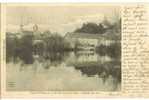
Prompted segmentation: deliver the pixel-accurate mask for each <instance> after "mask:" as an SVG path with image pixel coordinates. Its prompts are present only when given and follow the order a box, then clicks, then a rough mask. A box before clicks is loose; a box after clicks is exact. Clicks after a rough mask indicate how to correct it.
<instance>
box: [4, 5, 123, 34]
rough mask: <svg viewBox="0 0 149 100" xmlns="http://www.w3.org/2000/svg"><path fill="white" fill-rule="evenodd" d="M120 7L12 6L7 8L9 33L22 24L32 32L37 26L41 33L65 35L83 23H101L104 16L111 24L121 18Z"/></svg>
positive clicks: (16, 29)
mask: <svg viewBox="0 0 149 100" xmlns="http://www.w3.org/2000/svg"><path fill="white" fill-rule="evenodd" d="M119 9H120V8H119V7H118V6H103V5H93V4H92V5H91V4H90V5H87V4H86V5H85V4H84V5H79V4H78V5H77V4H74V5H69V4H68V5H48V6H47V5H46V6H45V5H42V6H20V5H19V6H10V5H8V6H7V7H6V23H7V31H11V32H16V31H18V30H19V26H20V24H21V23H22V24H24V28H25V29H26V30H32V27H33V25H34V24H37V25H38V27H39V31H46V30H50V31H51V32H58V33H59V34H62V35H65V34H66V33H67V32H72V31H74V30H75V29H76V28H79V27H81V25H82V24H83V23H86V22H95V23H100V22H101V21H102V20H103V18H104V16H106V17H107V19H108V20H109V21H111V22H114V21H115V20H116V17H117V16H119Z"/></svg>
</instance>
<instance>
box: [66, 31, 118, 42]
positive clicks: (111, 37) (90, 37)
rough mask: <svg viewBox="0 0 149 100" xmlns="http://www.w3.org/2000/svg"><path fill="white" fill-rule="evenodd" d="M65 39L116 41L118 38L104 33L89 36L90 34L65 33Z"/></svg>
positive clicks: (109, 33)
mask: <svg viewBox="0 0 149 100" xmlns="http://www.w3.org/2000/svg"><path fill="white" fill-rule="evenodd" d="M65 37H69V38H86V39H106V40H117V39H119V38H118V37H119V36H116V35H115V34H112V33H111V32H106V33H104V34H90V33H67V34H66V35H65Z"/></svg>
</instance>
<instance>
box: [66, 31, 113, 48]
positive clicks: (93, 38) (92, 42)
mask: <svg viewBox="0 0 149 100" xmlns="http://www.w3.org/2000/svg"><path fill="white" fill-rule="evenodd" d="M65 38H66V40H67V41H69V42H70V44H71V47H75V45H76V44H77V43H78V44H79V48H82V49H87V50H88V49H89V50H90V49H95V47H97V46H98V45H110V44H111V43H112V42H113V40H110V39H108V38H107V37H106V36H105V35H103V34H89V33H67V34H66V35H65Z"/></svg>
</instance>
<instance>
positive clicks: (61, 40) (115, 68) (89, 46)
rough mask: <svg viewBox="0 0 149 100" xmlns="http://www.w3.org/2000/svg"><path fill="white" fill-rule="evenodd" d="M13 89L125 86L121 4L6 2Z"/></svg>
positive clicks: (9, 84)
mask: <svg viewBox="0 0 149 100" xmlns="http://www.w3.org/2000/svg"><path fill="white" fill-rule="evenodd" d="M5 30H6V90H7V91H104V92H106V91H107V92H112V91H121V13H120V6H118V5H112V4H111V5H100V4H99V5H98V4H62V5H55V4H49V5H40V6H39V5H32V6H31V5H30V6H28V5H21V4H20V5H15V6H14V5H13V6H11V5H7V6H6V29H5Z"/></svg>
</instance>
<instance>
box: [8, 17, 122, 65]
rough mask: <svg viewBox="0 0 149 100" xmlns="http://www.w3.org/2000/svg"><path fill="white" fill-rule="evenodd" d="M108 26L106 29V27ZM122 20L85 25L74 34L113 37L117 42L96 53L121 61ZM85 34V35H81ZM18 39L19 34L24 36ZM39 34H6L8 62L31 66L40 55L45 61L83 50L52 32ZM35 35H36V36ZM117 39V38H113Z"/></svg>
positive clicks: (96, 49) (101, 46)
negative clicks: (51, 57) (18, 62)
mask: <svg viewBox="0 0 149 100" xmlns="http://www.w3.org/2000/svg"><path fill="white" fill-rule="evenodd" d="M105 25H106V27H104V26H105ZM120 25H121V20H119V21H118V22H117V23H114V24H110V22H107V21H106V22H105V21H104V22H103V23H99V25H98V24H95V23H85V24H83V25H82V27H81V28H78V29H76V30H75V31H74V32H80V34H85V33H89V34H93V35H94V34H107V32H110V33H108V35H106V36H105V37H111V40H113V41H115V42H114V43H112V44H110V45H108V46H107V45H102V44H101V45H98V46H96V47H95V48H94V49H95V50H94V51H95V52H96V53H97V54H99V55H102V56H104V55H108V56H110V57H113V58H114V59H117V60H120V59H121V39H120V38H121V35H120V30H121V29H120ZM81 32H83V33H81ZM22 33H23V35H22V36H21V37H18V36H17V34H22ZM36 33H38V32H32V31H31V32H30V31H22V32H20V33H14V34H12V33H10V32H7V33H6V61H7V62H9V61H14V62H15V61H16V60H17V59H18V58H19V59H21V60H23V61H24V63H25V64H31V63H32V62H33V60H34V58H33V55H39V56H41V57H44V58H45V59H49V58H50V55H51V54H53V55H55V56H58V55H60V54H64V53H65V52H78V51H80V50H81V49H80V48H79V46H81V45H82V44H79V43H74V44H75V46H74V47H71V45H70V42H71V41H68V40H67V39H65V37H62V36H60V35H59V34H58V33H56V34H54V33H51V32H50V31H45V32H43V33H42V34H39V35H37V34H36ZM34 34H35V35H34ZM113 37H115V38H113Z"/></svg>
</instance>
